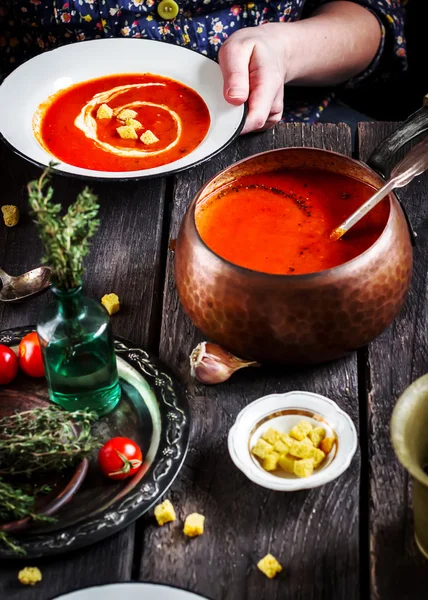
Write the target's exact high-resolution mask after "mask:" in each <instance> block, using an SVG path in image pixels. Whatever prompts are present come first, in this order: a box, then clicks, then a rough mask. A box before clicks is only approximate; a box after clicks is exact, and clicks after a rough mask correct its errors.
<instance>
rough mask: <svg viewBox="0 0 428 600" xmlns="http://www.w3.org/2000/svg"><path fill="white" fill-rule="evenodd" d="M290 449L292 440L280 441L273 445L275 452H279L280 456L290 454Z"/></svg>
mask: <svg viewBox="0 0 428 600" xmlns="http://www.w3.org/2000/svg"><path fill="white" fill-rule="evenodd" d="M290 448H291V440H290V441H286V440H278V441H277V442H275V443H274V445H273V449H274V450H275V452H279V453H280V454H288V452H289V451H290Z"/></svg>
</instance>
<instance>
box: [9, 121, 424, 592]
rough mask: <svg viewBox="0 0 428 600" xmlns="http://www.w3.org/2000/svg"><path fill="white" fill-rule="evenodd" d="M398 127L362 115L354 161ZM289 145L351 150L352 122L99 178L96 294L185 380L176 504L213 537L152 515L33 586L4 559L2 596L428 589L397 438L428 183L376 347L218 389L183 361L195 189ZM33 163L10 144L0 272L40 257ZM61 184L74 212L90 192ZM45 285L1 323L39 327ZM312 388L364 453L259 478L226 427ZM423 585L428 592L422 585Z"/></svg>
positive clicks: (45, 563)
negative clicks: (178, 262)
mask: <svg viewBox="0 0 428 600" xmlns="http://www.w3.org/2000/svg"><path fill="white" fill-rule="evenodd" d="M394 127H395V125H394V124H393V123H376V124H363V125H361V126H360V130H359V147H358V150H357V154H358V156H359V157H360V158H361V159H362V160H365V159H367V157H368V156H369V154H370V152H371V150H372V149H373V148H374V147H375V146H376V145H377V144H378V143H379V142H380V141H381V139H383V138H384V137H385V135H387V133H389V132H390V131H391V130H392V129H393V128H394ZM283 146H315V147H321V148H326V149H330V150H335V151H338V152H342V153H345V154H351V136H350V131H349V129H348V127H347V126H345V125H340V126H335V125H317V126H300V125H293V124H290V125H280V126H278V127H277V128H276V129H275V130H274V131H270V132H267V133H264V134H262V135H253V136H247V137H243V138H241V139H239V140H238V141H237V142H236V143H234V144H233V145H232V146H231V147H229V148H228V149H227V150H225V151H224V152H223V153H222V154H221V155H220V156H218V157H216V158H215V159H213V160H211V161H210V162H208V163H206V164H204V165H201V166H199V167H197V168H194V169H192V170H190V171H188V172H186V173H183V174H181V175H178V176H177V177H174V178H169V179H157V180H154V181H150V182H136V183H113V184H110V183H109V184H96V185H94V186H93V188H94V189H95V191H96V192H97V193H98V194H99V198H100V200H101V223H102V226H101V230H100V232H99V233H98V235H97V237H96V240H95V242H94V245H93V250H92V254H91V257H90V260H89V262H88V268H87V273H86V281H85V288H86V292H87V294H88V295H91V296H93V297H94V298H101V296H102V295H103V294H104V293H106V292H111V291H114V292H116V293H117V294H119V296H120V298H121V301H122V309H121V312H120V313H119V314H117V315H115V316H114V317H113V323H114V329H115V332H116V333H117V334H120V335H122V336H125V337H128V338H131V339H132V340H133V341H135V342H137V343H141V344H143V345H144V346H145V347H147V348H148V349H150V350H151V351H152V352H154V353H157V354H159V355H160V357H161V358H162V359H163V360H164V361H165V362H166V363H167V364H168V365H169V366H170V367H171V368H172V369H173V370H174V371H175V373H176V374H177V375H178V376H179V377H180V378H181V380H182V381H184V382H185V384H186V385H187V388H188V392H189V397H190V402H191V407H192V415H193V419H192V431H191V445H190V450H189V453H188V456H187V460H186V462H185V465H184V467H183V469H182V471H181V473H180V474H179V476H178V478H177V480H176V482H175V483H174V485H173V487H172V489H171V490H170V492H169V493H168V497H169V498H170V499H171V500H172V502H173V504H174V505H175V506H176V507H177V509H178V515H179V517H180V518H181V519H182V518H183V517H184V516H185V515H187V514H189V513H190V512H193V511H198V512H201V513H203V514H204V515H205V516H206V533H205V535H203V536H201V537H200V538H197V539H194V540H189V541H188V540H185V539H184V538H183V535H182V533H181V525H180V524H179V522H177V523H176V524H174V525H173V526H171V527H164V528H159V527H158V526H157V525H156V523H155V520H154V518H153V515H152V514H147V515H145V516H144V517H142V518H141V519H140V520H139V521H137V523H136V524H135V525H132V526H130V527H129V528H128V529H126V530H124V531H122V532H121V533H120V534H118V535H116V536H114V537H112V538H110V539H108V540H106V541H104V542H102V543H99V544H97V545H94V546H92V547H89V548H87V549H84V550H81V551H78V552H76V553H72V554H68V555H63V556H58V557H56V558H51V559H49V560H37V561H30V562H31V564H37V565H38V566H39V567H40V568H41V570H42V572H43V582H42V583H41V584H39V585H38V586H36V587H35V588H31V589H29V588H24V587H23V586H22V585H21V584H19V583H18V581H17V578H16V577H17V572H18V569H19V568H20V567H22V566H23V564H24V563H25V564H26V561H24V563H22V562H4V564H1V565H0V598H1V599H2V600H32V599H37V600H46V599H49V598H52V597H54V596H56V595H58V594H62V593H65V592H67V591H71V590H75V589H78V588H82V587H86V586H90V585H95V584H102V583H107V582H114V581H126V580H130V579H134V580H151V581H156V582H166V583H171V584H175V585H178V586H182V587H186V588H190V589H191V590H194V591H196V592H199V593H200V594H203V595H206V596H208V597H210V598H212V599H213V600H220V599H222V600H223V599H227V600H241V599H242V600H243V599H244V598H245V599H248V600H260V599H262V600H263V599H269V600H287V599H293V600H311V599H313V600H315V599H317V600H318V599H324V598H325V599H328V600H340V599H343V600H354V599H357V598H362V599H367V598H373V599H380V600H394V599H400V600H403V599H407V598H408V599H416V598H417V599H419V598H421V599H422V598H426V597H427V592H426V589H427V585H428V563H427V562H426V561H424V560H423V559H422V558H421V556H420V555H419V553H418V551H417V549H416V547H415V543H414V540H413V529H412V520H411V495H410V491H409V480H408V476H407V474H406V473H405V471H404V470H403V469H402V468H401V467H400V466H399V464H398V462H397V460H396V458H395V455H394V453H393V450H392V447H391V443H390V441H389V420H390V416H391V411H392V408H393V406H394V403H395V400H396V398H397V397H398V396H399V395H400V394H401V392H402V391H403V390H404V389H405V388H406V387H407V386H408V385H409V384H410V383H411V382H412V381H413V380H414V379H416V378H417V377H418V376H420V375H422V374H423V373H425V372H426V371H427V370H428V340H427V332H428V323H427V314H428V313H427V302H428V299H427V290H428V287H427V283H428V282H427V278H428V261H427V259H426V256H427V254H426V253H427V250H428V235H427V232H428V202H427V201H426V198H427V196H428V177H427V176H425V177H421V178H419V179H418V180H417V181H415V182H413V183H412V184H411V186H410V187H409V189H408V190H406V191H404V192H403V193H402V194H401V196H402V199H403V202H404V203H405V205H406V206H407V208H408V212H409V214H410V217H411V219H412V221H413V224H414V228H415V230H416V231H417V233H418V245H417V247H416V248H415V268H414V277H413V284H412V288H411V291H410V294H409V297H408V301H407V304H406V306H405V308H404V310H403V311H402V312H401V314H400V316H399V317H398V318H397V319H396V321H395V323H394V324H393V325H392V326H391V327H390V328H389V329H388V330H387V331H386V332H385V333H384V334H383V335H382V336H381V337H380V338H378V339H377V340H376V341H375V342H373V343H372V344H371V345H370V346H369V347H368V348H363V349H362V350H360V351H359V352H358V353H357V354H353V355H351V356H348V357H347V358H345V359H343V360H340V361H337V362H335V363H332V364H327V365H324V366H320V367H316V368H311V369H306V370H296V369H286V368H282V369H281V368H275V369H274V368H263V369H261V370H254V371H251V370H248V371H243V372H241V373H238V374H236V375H235V376H234V377H233V378H232V379H231V380H230V381H229V382H227V383H225V384H223V385H221V386H217V387H210V388H209V387H204V386H202V385H198V384H197V383H195V382H194V381H192V380H191V379H190V375H189V364H188V356H189V353H190V351H191V349H192V348H193V347H194V346H195V345H196V343H197V342H199V341H200V340H201V337H200V335H199V333H198V332H197V331H196V330H195V328H194V327H193V325H192V324H191V323H190V321H189V320H188V319H187V317H185V315H184V314H183V311H182V309H181V307H180V304H179V301H178V298H177V294H176V291H175V285H174V276H173V268H174V264H173V263H174V261H173V253H172V251H171V250H169V241H170V240H171V239H174V238H175V237H176V235H177V231H178V227H179V224H180V221H181V219H182V217H183V214H184V212H185V210H186V207H187V206H188V204H189V202H190V200H191V198H192V197H193V195H194V194H195V192H196V191H197V190H198V188H199V187H200V186H201V185H202V184H203V183H204V182H205V181H206V180H207V179H208V178H209V177H211V176H212V175H214V174H215V173H216V172H217V171H219V170H220V169H222V168H224V167H225V166H227V165H229V164H230V163H232V162H234V161H236V160H238V159H241V158H243V157H245V156H248V155H250V154H254V153H256V152H260V151H263V150H268V149H271V148H280V147H283ZM37 173H38V171H37V169H36V168H34V167H32V166H30V165H28V164H27V163H26V162H24V161H23V160H22V159H20V158H18V157H15V156H14V155H12V153H11V152H10V150H8V149H6V148H5V147H2V148H1V172H0V190H1V192H0V194H1V196H0V204H17V205H19V207H20V209H21V211H22V215H23V216H22V220H21V223H20V225H19V226H18V227H17V228H15V229H10V230H6V228H3V227H2V228H0V232H1V233H0V265H1V266H2V267H3V268H5V269H6V270H7V271H8V272H10V273H12V274H16V273H20V272H23V271H24V270H26V269H29V268H32V267H34V266H36V265H37V264H38V263H39V260H40V254H41V248H40V244H39V242H38V241H37V238H36V233H35V228H34V226H33V225H32V223H31V220H30V218H29V217H28V216H26V213H27V196H26V190H25V184H26V182H27V181H28V180H29V179H30V178H34V177H35V176H36V174H37ZM82 185H83V184H82V182H81V181H77V180H72V179H64V178H58V179H57V180H55V189H56V199H57V200H60V201H62V202H63V203H64V205H67V204H68V203H69V202H70V201H71V200H73V199H74V198H75V196H76V194H77V192H78V191H79V190H80V189H81V188H82ZM48 300H49V294H45V295H43V296H40V297H38V298H36V299H33V300H31V301H29V302H27V303H26V304H23V305H4V304H3V305H1V306H0V326H1V328H2V329H4V328H8V327H12V326H18V325H27V324H32V323H34V322H35V321H36V319H37V313H38V311H39V309H40V307H41V306H43V305H44V304H45V303H46V302H48ZM295 389H305V390H310V391H314V392H319V393H322V394H325V395H327V396H329V397H330V398H332V399H334V400H335V401H336V402H337V403H338V404H339V405H340V406H341V407H342V408H343V409H344V410H346V411H347V412H348V414H349V415H350V416H351V417H352V419H353V420H354V423H355V425H356V426H357V428H358V429H359V434H360V448H359V451H358V453H357V455H356V456H355V458H354V460H353V461H352V464H351V466H350V468H349V469H348V471H347V472H346V473H345V474H344V475H342V477H340V478H339V479H337V480H336V481H334V482H332V483H330V484H328V485H326V486H324V487H322V488H318V489H315V490H311V491H305V492H298V493H293V494H281V493H277V492H272V491H269V490H265V489H264V488H261V487H258V486H256V485H254V484H252V483H251V482H249V481H248V480H247V479H246V478H245V477H244V475H242V474H241V473H240V471H238V470H237V469H236V468H235V466H234V465H233V463H232V461H231V460H230V458H229V455H228V451H227V444H226V440H227V433H228V430H229V428H230V427H231V425H232V423H233V421H234V419H235V417H236V415H237V413H238V412H239V411H240V410H241V409H242V408H243V407H244V406H245V405H247V404H248V403H249V402H251V401H252V400H254V399H256V398H258V397H260V396H263V395H265V394H268V393H272V392H286V391H289V390H295ZM267 552H272V554H274V555H275V556H276V557H278V558H279V559H280V561H281V562H282V563H283V565H284V571H283V573H282V574H281V575H280V576H278V577H277V578H276V579H274V580H268V579H267V578H265V577H264V576H263V575H262V574H261V573H260V572H259V571H258V570H257V568H256V563H257V561H258V560H259V558H261V557H262V556H264V555H265V554H266V553H267ZM424 589H425V591H423V590H424Z"/></svg>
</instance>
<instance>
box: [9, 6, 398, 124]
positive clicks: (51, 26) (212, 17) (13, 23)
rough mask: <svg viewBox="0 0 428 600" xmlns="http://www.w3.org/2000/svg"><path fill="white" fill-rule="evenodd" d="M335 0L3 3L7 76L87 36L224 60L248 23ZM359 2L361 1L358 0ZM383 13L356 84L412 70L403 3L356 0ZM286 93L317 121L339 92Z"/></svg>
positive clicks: (298, 13) (298, 114)
mask: <svg viewBox="0 0 428 600" xmlns="http://www.w3.org/2000/svg"><path fill="white" fill-rule="evenodd" d="M326 1H328V0H283V1H280V0H278V1H277V2H270V1H267V0H256V1H255V2H239V1H238V2H237V1H236V0H183V1H180V0H177V3H178V5H179V13H178V15H177V17H176V18H175V19H174V20H172V21H165V20H162V19H161V17H160V16H159V14H158V11H157V8H158V5H159V3H160V0H126V1H114V0H75V1H71V0H70V1H69V2H65V3H63V2H58V1H57V0H19V1H18V0H0V65H1V75H2V76H3V77H4V76H5V75H7V74H8V73H10V72H11V71H12V70H13V69H14V68H15V67H17V66H18V65H19V64H21V63H22V62H23V61H25V60H28V59H29V58H31V57H32V56H34V55H36V54H38V53H40V52H43V51H44V50H48V49H52V48H55V47H57V46H60V45H63V44H67V43H72V42H79V41H82V40H89V39H97V38H108V37H133V38H145V39H155V40H161V41H164V42H167V43H172V44H178V45H180V46H185V47H188V48H191V49H193V50H196V51H198V52H201V53H202V54H205V55H206V56H209V57H210V58H213V59H217V57H218V51H219V49H220V47H221V45H222V43H223V42H224V41H225V40H226V39H227V38H228V37H229V36H231V35H232V34H233V33H234V32H235V31H237V30H238V29H241V28H243V27H256V26H259V25H264V24H265V23H273V22H287V21H296V20H299V19H302V18H307V17H308V16H310V14H311V12H312V11H313V10H315V9H316V8H317V7H319V6H320V5H321V4H324V3H325V2H326ZM352 1H354V0H352ZM355 1H356V3H357V4H360V5H362V6H364V7H365V8H367V9H368V10H370V11H372V12H373V14H375V15H376V16H377V18H378V19H379V22H380V24H381V28H382V43H381V47H380V49H379V52H378V54H377V56H376V57H375V59H374V60H373V62H372V64H371V65H370V66H369V68H368V69H367V70H366V72H365V73H363V74H361V75H360V76H358V77H357V78H355V79H354V80H353V81H351V82H349V85H360V84H361V82H362V81H363V80H366V79H367V78H371V77H387V76H388V74H389V73H391V72H394V71H397V70H402V69H405V68H406V49H405V40H404V33H403V30H404V15H403V7H402V5H401V3H400V0H355ZM292 96H293V97H292V98H289V99H288V100H287V98H288V96H287V94H286V102H285V113H284V119H285V120H286V121H300V122H301V121H303V122H315V121H316V120H317V119H318V118H319V115H320V112H321V111H322V110H323V108H324V107H325V106H327V104H328V102H329V99H330V97H331V94H329V93H328V92H325V90H318V91H317V92H315V93H314V92H312V93H309V96H310V98H306V101H304V102H302V101H301V100H299V99H295V97H294V96H295V95H294V94H293V95H292Z"/></svg>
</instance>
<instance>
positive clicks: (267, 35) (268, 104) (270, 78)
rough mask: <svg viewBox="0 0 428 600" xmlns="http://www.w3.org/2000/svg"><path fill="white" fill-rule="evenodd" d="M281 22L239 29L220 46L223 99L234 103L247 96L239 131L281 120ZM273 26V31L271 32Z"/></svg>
mask: <svg viewBox="0 0 428 600" xmlns="http://www.w3.org/2000/svg"><path fill="white" fill-rule="evenodd" d="M278 25H279V27H281V30H278ZM284 25H285V24H277V23H276V24H272V25H262V26H260V27H249V28H247V29H240V30H238V31H236V32H235V33H234V34H233V35H231V36H230V38H229V39H228V40H227V41H226V42H225V43H224V44H223V46H222V47H221V48H220V54H219V63H220V67H221V70H222V72H223V78H224V97H225V99H226V100H227V101H228V102H230V104H235V105H240V104H243V103H244V102H246V101H247V100H248V108H249V110H248V116H247V121H246V123H245V126H244V129H243V130H242V133H248V132H250V131H255V130H263V129H269V128H271V127H273V126H274V125H276V124H277V123H278V121H280V120H281V117H282V109H283V101H284V83H285V69H286V56H285V48H284V36H283V35H282V33H283V27H284ZM272 26H273V28H274V30H275V34H276V35H272V34H273V31H272Z"/></svg>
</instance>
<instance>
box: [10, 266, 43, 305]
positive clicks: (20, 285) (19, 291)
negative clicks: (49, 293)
mask: <svg viewBox="0 0 428 600" xmlns="http://www.w3.org/2000/svg"><path fill="white" fill-rule="evenodd" d="M51 272H52V271H51V268H50V267H38V268H37V269H33V270H32V271H28V272H27V273H24V274H23V275H18V276H16V277H12V276H11V275H8V274H7V273H5V272H4V271H3V269H0V282H1V288H0V302H14V301H19V300H24V299H25V298H28V297H29V296H33V295H34V294H39V293H40V292H42V291H43V290H46V289H47V288H48V287H49V285H50V279H51Z"/></svg>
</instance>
